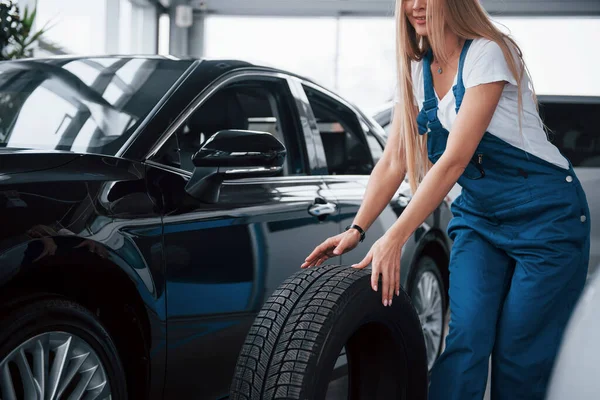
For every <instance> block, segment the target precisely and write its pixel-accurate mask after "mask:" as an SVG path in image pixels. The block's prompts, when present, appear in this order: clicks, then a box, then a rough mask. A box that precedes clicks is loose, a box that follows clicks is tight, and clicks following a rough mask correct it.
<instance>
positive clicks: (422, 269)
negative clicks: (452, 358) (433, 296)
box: [407, 255, 447, 359]
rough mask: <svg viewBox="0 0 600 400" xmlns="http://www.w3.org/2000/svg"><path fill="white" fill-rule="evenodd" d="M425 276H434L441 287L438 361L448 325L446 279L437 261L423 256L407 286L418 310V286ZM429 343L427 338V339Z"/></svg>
mask: <svg viewBox="0 0 600 400" xmlns="http://www.w3.org/2000/svg"><path fill="white" fill-rule="evenodd" d="M425 274H431V275H429V276H433V277H435V281H436V283H437V285H438V286H439V290H440V294H441V299H440V300H441V306H442V307H441V314H440V315H439V317H440V318H441V324H442V325H441V329H442V331H441V335H440V338H439V340H438V342H437V343H436V344H437V346H438V350H437V352H436V354H435V358H436V359H437V358H438V357H439V356H440V354H441V353H442V344H443V343H444V327H445V324H446V309H447V305H446V303H447V300H446V287H445V285H444V279H443V278H442V274H441V273H440V269H439V266H438V265H437V263H436V261H435V260H434V259H433V258H431V257H429V256H427V255H422V256H421V257H419V259H418V261H417V263H416V264H415V267H414V268H413V271H412V273H411V277H410V279H409V282H408V285H407V292H408V295H409V296H410V298H411V301H412V303H413V305H415V307H416V308H417V309H418V308H419V304H417V302H418V300H417V298H416V297H417V284H418V282H419V280H420V279H421V278H422V277H423V275H425ZM424 336H426V333H424ZM426 341H427V338H426Z"/></svg>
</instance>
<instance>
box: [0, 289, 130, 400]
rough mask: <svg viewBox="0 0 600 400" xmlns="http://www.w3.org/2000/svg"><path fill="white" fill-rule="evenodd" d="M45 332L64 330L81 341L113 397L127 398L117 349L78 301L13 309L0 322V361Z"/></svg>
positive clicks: (37, 303) (43, 302)
mask: <svg viewBox="0 0 600 400" xmlns="http://www.w3.org/2000/svg"><path fill="white" fill-rule="evenodd" d="M47 332H65V333H69V334H72V335H76V336H77V337H79V338H80V339H82V340H84V341H85V342H86V343H87V344H88V345H89V346H90V347H91V348H92V349H94V351H95V352H96V354H97V356H98V358H99V359H100V362H101V363H102V365H103V367H104V370H105V372H106V376H107V378H108V382H109V384H110V388H111V393H112V398H113V399H115V400H121V399H127V382H126V378H125V371H124V369H123V366H122V363H121V360H120V357H119V354H118V351H117V348H116V346H115V344H114V342H113V340H112V339H111V338H110V335H109V334H108V332H107V331H106V330H105V329H104V327H103V326H102V324H101V323H100V321H98V319H97V318H96V317H95V316H94V315H93V314H92V313H91V312H89V311H88V310H87V309H85V308H83V307H81V306H80V305H78V304H77V303H74V302H71V301H68V300H63V299H56V298H55V299H44V300H38V301H35V302H33V303H31V304H27V305H24V306H21V307H18V308H15V309H13V310H12V311H11V313H10V314H9V315H8V316H7V317H6V318H2V320H1V321H0V360H3V359H4V358H5V357H6V356H7V355H8V354H9V353H10V352H11V351H12V350H14V349H15V348H16V347H17V346H19V345H21V344H22V343H23V342H25V341H27V340H29V339H31V338H33V337H35V336H38V335H40V334H43V333H47Z"/></svg>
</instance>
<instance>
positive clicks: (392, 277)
mask: <svg viewBox="0 0 600 400" xmlns="http://www.w3.org/2000/svg"><path fill="white" fill-rule="evenodd" d="M388 271H389V272H388V273H389V278H388V297H387V299H388V305H390V306H391V305H392V299H393V298H394V292H395V291H396V290H395V289H396V268H395V266H393V267H392V266H390V268H388Z"/></svg>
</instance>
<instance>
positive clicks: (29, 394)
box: [0, 332, 112, 400]
mask: <svg viewBox="0 0 600 400" xmlns="http://www.w3.org/2000/svg"><path fill="white" fill-rule="evenodd" d="M17 398H26V399H39V400H55V399H68V400H78V399H84V398H85V399H86V400H88V399H90V400H96V399H97V400H112V396H111V390H110V384H109V382H108V378H107V374H106V369H105V368H104V366H103V365H102V362H101V361H100V358H99V357H98V354H97V353H96V351H94V349H93V348H92V347H91V346H90V345H89V344H88V343H87V342H86V341H85V340H83V339H81V338H80V337H78V336H76V335H74V334H72V333H66V332H46V333H42V334H40V335H37V336H34V337H32V338H30V339H28V340H26V341H25V342H23V343H21V344H20V345H19V346H17V347H16V348H15V349H13V350H12V351H11V352H10V353H9V354H8V356H6V357H5V358H4V359H3V360H2V361H0V399H1V400H13V399H15V400H16V399H17Z"/></svg>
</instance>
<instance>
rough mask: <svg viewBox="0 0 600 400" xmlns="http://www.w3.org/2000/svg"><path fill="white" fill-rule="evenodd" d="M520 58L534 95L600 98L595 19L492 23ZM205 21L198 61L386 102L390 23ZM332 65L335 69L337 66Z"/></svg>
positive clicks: (366, 103) (599, 23) (371, 102)
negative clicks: (226, 60) (293, 77)
mask: <svg viewBox="0 0 600 400" xmlns="http://www.w3.org/2000/svg"><path fill="white" fill-rule="evenodd" d="M495 21H496V22H498V23H499V24H501V27H503V28H502V29H508V30H509V31H510V32H511V33H512V35H513V36H514V37H515V38H516V40H517V41H518V43H519V44H520V45H521V48H522V50H523V52H524V54H525V60H526V62H527V64H528V67H529V69H530V72H531V75H532V77H533V81H534V85H535V88H536V90H537V92H538V93H539V94H573V95H575V94H579V95H596V96H600V75H599V74H597V72H596V69H597V68H598V65H600V46H598V45H597V44H596V42H597V41H598V39H600V18H537V19H534V18H495ZM337 23H338V21H337V20H336V19H335V18H320V19H314V18H258V17H257V18H247V17H243V18H242V17H224V16H212V17H208V18H207V19H206V40H205V54H206V56H208V57H211V58H214V57H237V58H246V59H250V60H256V61H258V62H264V63H268V64H271V65H276V66H279V67H282V68H284V69H289V70H292V71H294V72H298V73H300V74H303V75H307V76H309V77H312V78H314V79H315V80H317V81H319V82H321V83H323V84H324V85H326V86H328V87H330V88H332V89H334V90H336V91H337V92H339V93H340V94H341V95H343V96H345V97H346V98H348V99H349V100H350V101H352V102H354V103H356V104H358V105H359V106H362V107H364V108H366V109H371V108H376V107H377V106H378V105H379V104H381V103H383V102H385V101H387V100H389V99H390V98H391V96H392V92H393V86H394V79H395V68H396V66H395V61H394V57H395V56H394V46H395V44H394V34H395V33H394V21H393V19H392V18H373V19H371V18H368V19H357V18H343V19H341V20H340V21H339V47H338V51H339V53H338V54H339V57H337V58H336V32H338V31H337V29H338V26H337ZM336 59H337V64H336Z"/></svg>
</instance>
